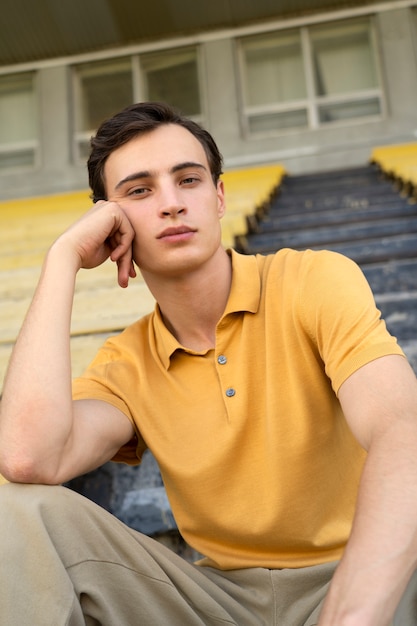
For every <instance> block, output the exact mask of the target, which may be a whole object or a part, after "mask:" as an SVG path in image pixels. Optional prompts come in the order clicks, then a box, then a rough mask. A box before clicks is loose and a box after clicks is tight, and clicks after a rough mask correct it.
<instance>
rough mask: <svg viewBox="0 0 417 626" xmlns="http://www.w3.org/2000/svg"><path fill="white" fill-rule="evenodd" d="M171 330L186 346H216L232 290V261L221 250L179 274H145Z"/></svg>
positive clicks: (198, 348) (165, 321)
mask: <svg viewBox="0 0 417 626" xmlns="http://www.w3.org/2000/svg"><path fill="white" fill-rule="evenodd" d="M144 278H145V280H146V282H147V284H148V286H149V288H150V290H151V291H152V293H153V295H154V297H155V299H156V301H157V302H158V305H159V308H160V310H161V314H162V318H163V320H164V323H165V325H166V327H167V328H168V330H169V331H170V332H171V333H172V334H173V335H174V337H175V338H176V339H177V341H179V343H181V345H183V346H184V347H185V348H189V349H191V350H195V351H197V352H199V351H203V350H207V349H211V348H214V346H215V338H216V326H217V323H218V321H219V319H220V318H221V316H222V314H223V312H224V309H225V307H226V303H227V300H228V297H229V293H230V286H231V281H232V264H231V259H230V257H229V255H228V254H227V253H226V251H225V250H223V249H222V250H221V251H220V253H219V254H218V255H217V256H216V258H214V259H212V260H211V261H210V262H209V263H208V264H206V265H205V266H204V267H201V268H199V269H197V270H196V271H194V272H190V273H187V274H185V275H183V276H179V277H169V278H168V279H167V278H165V279H163V280H160V279H158V280H155V279H153V278H152V277H149V276H145V277H144Z"/></svg>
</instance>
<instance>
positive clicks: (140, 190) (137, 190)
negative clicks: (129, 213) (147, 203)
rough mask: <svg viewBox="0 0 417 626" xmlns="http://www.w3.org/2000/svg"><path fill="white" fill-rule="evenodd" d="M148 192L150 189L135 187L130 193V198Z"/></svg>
mask: <svg viewBox="0 0 417 626" xmlns="http://www.w3.org/2000/svg"><path fill="white" fill-rule="evenodd" d="M147 191H148V189H147V188H146V187H135V188H134V189H131V190H130V191H129V192H128V196H141V195H143V194H144V193H146V192H147Z"/></svg>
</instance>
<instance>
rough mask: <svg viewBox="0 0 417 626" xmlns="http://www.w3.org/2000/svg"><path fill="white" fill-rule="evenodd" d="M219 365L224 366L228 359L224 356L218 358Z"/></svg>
mask: <svg viewBox="0 0 417 626" xmlns="http://www.w3.org/2000/svg"><path fill="white" fill-rule="evenodd" d="M217 363H219V364H220V365H224V364H225V363H227V357H225V356H224V354H221V355H220V356H218V357H217Z"/></svg>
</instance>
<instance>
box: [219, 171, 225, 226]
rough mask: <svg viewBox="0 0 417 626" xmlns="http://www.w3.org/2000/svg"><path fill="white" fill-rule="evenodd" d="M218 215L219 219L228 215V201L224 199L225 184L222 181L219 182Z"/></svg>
mask: <svg viewBox="0 0 417 626" xmlns="http://www.w3.org/2000/svg"><path fill="white" fill-rule="evenodd" d="M217 213H218V215H219V218H222V217H223V215H224V214H225V213H226V201H225V197H224V182H223V181H222V180H220V179H219V180H218V181H217Z"/></svg>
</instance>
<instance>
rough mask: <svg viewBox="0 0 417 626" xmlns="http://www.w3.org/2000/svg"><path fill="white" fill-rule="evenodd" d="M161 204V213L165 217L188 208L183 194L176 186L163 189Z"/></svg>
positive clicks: (177, 213) (172, 215) (173, 215)
mask: <svg viewBox="0 0 417 626" xmlns="http://www.w3.org/2000/svg"><path fill="white" fill-rule="evenodd" d="M159 206H160V213H161V215H163V216H165V217H169V216H171V217H175V216H176V215H179V214H180V213H184V212H185V210H186V208H185V206H184V203H183V202H182V200H181V194H180V193H179V191H178V190H177V189H176V188H171V187H170V188H168V189H163V190H161V194H160V205H159Z"/></svg>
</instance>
